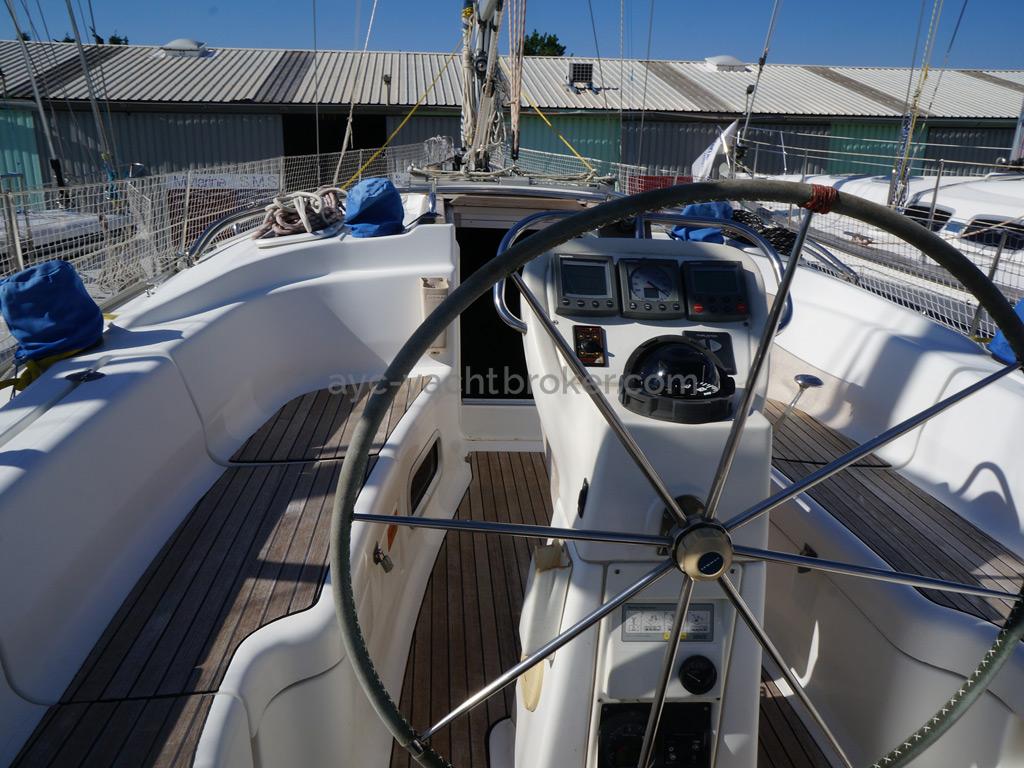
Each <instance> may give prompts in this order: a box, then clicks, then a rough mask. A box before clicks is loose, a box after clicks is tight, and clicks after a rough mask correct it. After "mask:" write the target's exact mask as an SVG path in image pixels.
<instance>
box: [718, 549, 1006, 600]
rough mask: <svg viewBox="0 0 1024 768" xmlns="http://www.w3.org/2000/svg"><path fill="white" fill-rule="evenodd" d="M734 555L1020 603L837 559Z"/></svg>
mask: <svg viewBox="0 0 1024 768" xmlns="http://www.w3.org/2000/svg"><path fill="white" fill-rule="evenodd" d="M733 552H734V553H735V554H736V555H739V556H741V557H747V558H750V559H752V560H767V561H768V562H772V563H785V564H787V565H795V566H798V567H800V568H809V569H811V570H814V571H828V572H829V573H842V574H845V575H847V576H859V577H860V578H862V579H870V580H872V581H885V582H891V583H893V584H905V585H906V586H908V587H920V588H921V589H935V590H938V591H940V592H956V593H958V594H961V595H976V596H977V597H994V598H996V599H999V600H1013V601H1016V600H1019V599H1020V594H1018V593H1016V592H1004V591H1002V590H999V589H985V587H979V586H971V585H970V584H960V583H958V582H955V581H946V580H944V579H934V578H932V577H930V576H917V575H915V574H913V573H902V572H900V571H889V570H886V569H884V568H871V567H869V566H866V565H850V564H848V563H841V562H838V561H836V560H822V559H820V558H817V557H805V556H804V555H791V554H789V553H788V552H774V551H772V550H769V549H756V548H754V547H740V546H734V547H733Z"/></svg>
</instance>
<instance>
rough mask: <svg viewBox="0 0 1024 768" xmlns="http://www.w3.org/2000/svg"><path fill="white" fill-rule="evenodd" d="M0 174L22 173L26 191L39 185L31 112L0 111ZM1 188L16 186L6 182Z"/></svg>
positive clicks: (38, 164)
mask: <svg viewBox="0 0 1024 768" xmlns="http://www.w3.org/2000/svg"><path fill="white" fill-rule="evenodd" d="M0 173H5V174H7V173H20V174H23V175H24V186H25V187H26V188H34V187H39V186H42V183H43V176H42V170H41V168H40V159H39V148H38V147H37V146H36V129H35V120H34V119H33V116H32V113H31V112H27V111H25V110H21V109H4V108H0ZM4 188H5V189H16V188H17V187H16V186H12V185H11V183H10V182H5V184H4Z"/></svg>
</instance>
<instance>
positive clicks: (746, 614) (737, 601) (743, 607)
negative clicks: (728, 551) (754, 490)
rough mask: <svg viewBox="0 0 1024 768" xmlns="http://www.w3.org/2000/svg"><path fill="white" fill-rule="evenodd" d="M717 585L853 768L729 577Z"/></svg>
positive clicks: (834, 746)
mask: <svg viewBox="0 0 1024 768" xmlns="http://www.w3.org/2000/svg"><path fill="white" fill-rule="evenodd" d="M718 583H719V584H720V585H721V587H722V590H723V591H724V592H725V595H726V597H728V598H729V602H730V603H732V604H733V607H734V608H735V609H736V613H737V614H739V617H740V618H741V619H743V623H744V624H746V625H747V627H748V628H749V629H750V631H751V632H752V633H753V635H754V637H756V638H757V641H758V642H759V643H760V644H761V647H762V648H764V649H765V651H766V652H767V653H768V655H769V656H771V657H772V660H773V661H774V662H775V664H776V665H777V666H778V667H779V669H780V670H782V674H783V676H784V677H785V678H786V681H787V682H788V683H789V686H790V688H792V689H793V693H795V694H796V695H797V697H798V698H799V699H800V701H802V702H803V703H804V706H805V707H807V711H808V712H809V713H810V715H811V717H813V718H814V721H815V722H816V723H817V724H818V727H819V728H821V731H822V733H823V734H824V735H825V738H826V739H828V743H829V744H831V745H832V749H833V751H834V752H835V753H836V755H837V756H838V757H839V758H840V759H841V760H842V761H843V765H845V766H846V768H853V764H852V763H851V762H850V758H848V757H847V756H846V753H845V752H844V751H843V748H842V747H841V746H840V745H839V741H838V740H837V739H836V737H835V734H833V733H832V731H831V729H830V728H829V727H828V724H827V723H826V722H825V718H823V717H822V716H821V713H820V712H818V709H817V707H815V706H814V704H813V703H811V699H810V698H809V697H808V696H807V692H806V691H805V690H804V688H803V686H802V685H800V681H799V680H797V679H796V675H794V674H793V673H792V671H790V669H789V665H788V664H786V660H785V659H784V658H782V654H781V653H779V649H778V648H776V647H775V644H774V643H773V642H772V641H771V639H770V638H769V637H768V635H767V633H766V632H765V631H764V629H763V628H762V627H761V625H760V624H759V623H758V621H757V617H755V616H754V614H753V612H751V610H750V607H749V606H748V605H747V603H746V601H744V599H743V598H742V597H741V596H740V593H739V592H737V591H736V587H734V586H733V583H732V582H731V581H730V580H729V577H728V576H722V578H720V579H719V580H718Z"/></svg>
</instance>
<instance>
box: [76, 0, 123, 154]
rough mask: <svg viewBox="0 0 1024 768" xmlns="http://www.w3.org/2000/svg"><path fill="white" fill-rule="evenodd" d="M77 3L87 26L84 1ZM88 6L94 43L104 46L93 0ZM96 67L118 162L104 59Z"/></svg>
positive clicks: (109, 134)
mask: <svg viewBox="0 0 1024 768" xmlns="http://www.w3.org/2000/svg"><path fill="white" fill-rule="evenodd" d="M77 2H78V12H79V13H80V14H81V15H82V24H83V25H84V24H85V11H84V10H83V9H82V0H77ZM88 4H89V22H90V25H91V26H90V29H91V30H92V37H93V42H94V43H96V44H97V45H102V43H100V42H99V40H101V39H102V38H100V36H99V34H98V33H97V32H96V17H95V16H94V15H93V12H92V0H88ZM96 67H97V69H99V72H100V89H101V90H102V93H103V95H102V99H103V106H104V108H105V109H106V112H107V120H106V125H107V136H108V137H109V140H110V154H111V155H112V156H113V161H114V162H116V161H117V142H116V141H115V140H114V118H113V116H112V115H111V114H110V96H109V94H108V92H107V76H106V74H105V73H104V71H103V59H102V58H100V60H99V61H98V62H97V63H96Z"/></svg>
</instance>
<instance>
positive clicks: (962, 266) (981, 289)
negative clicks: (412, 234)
mask: <svg viewBox="0 0 1024 768" xmlns="http://www.w3.org/2000/svg"><path fill="white" fill-rule="evenodd" d="M819 189H820V188H819ZM819 194H820V191H816V190H815V189H814V187H812V185H809V184H798V183H792V182H777V181H759V180H727V181H718V182H705V183H699V184H688V185H680V186H676V187H670V188H667V189H660V190H652V191H650V192H644V193H641V194H638V195H633V196H630V197H625V198H620V199H616V200H613V201H610V202H607V203H603V204H601V205H598V206H596V207H594V208H590V209H587V210H585V211H581V212H580V213H577V214H574V215H572V216H569V217H566V218H564V219H561V220H559V221H556V222H555V223H554V224H551V225H550V226H548V227H547V228H545V229H543V230H541V231H539V232H537V233H535V234H534V235H533V236H532V237H530V238H529V239H527V240H525V241H522V242H520V243H518V244H516V245H513V246H512V247H511V248H509V249H508V250H507V251H506V252H505V253H503V254H501V255H499V256H498V257H496V258H494V259H492V260H491V261H490V262H488V263H487V264H486V265H484V266H483V267H482V268H481V269H479V270H477V272H475V273H474V274H473V275H472V276H471V277H470V278H469V279H468V280H466V281H465V282H464V283H462V284H461V285H460V286H459V287H458V288H456V289H455V290H454V291H453V292H452V293H451V294H450V295H449V296H448V297H447V298H446V299H445V301H444V302H442V303H441V305H440V306H438V307H437V309H435V310H434V312H432V313H431V315H430V316H429V317H428V318H427V319H426V320H425V321H424V322H423V323H422V324H421V325H420V326H419V328H417V330H416V331H415V332H414V333H413V335H412V336H411V337H410V338H409V340H408V341H407V342H406V343H405V345H403V347H402V348H401V349H400V350H399V352H398V353H397V355H396V356H395V359H394V361H393V362H392V363H391V364H390V365H389V366H388V368H387V370H386V371H385V372H384V374H383V376H382V377H381V380H380V382H379V383H378V386H377V387H376V388H375V389H374V392H373V393H372V394H371V396H370V397H369V398H368V400H367V404H366V408H365V410H364V412H363V414H362V416H361V418H360V420H359V422H358V423H357V424H356V427H355V430H354V432H353V436H352V442H351V444H350V447H349V450H348V452H347V454H346V456H345V460H344V463H343V465H342V469H341V473H340V476H339V480H338V488H337V491H336V494H335V499H334V506H333V511H332V519H331V554H330V565H331V571H330V572H331V583H332V592H333V597H334V602H335V610H336V612H337V615H338V620H339V625H340V629H341V636H342V643H343V645H344V647H345V651H346V653H347V656H348V659H349V661H350V663H351V664H352V667H353V671H354V672H355V675H356V679H357V680H358V681H359V683H360V685H361V687H362V688H363V690H364V692H365V693H366V695H367V698H368V699H369V701H370V703H371V705H372V706H373V708H374V710H375V711H376V712H377V714H378V716H379V717H380V718H381V720H382V721H383V722H384V724H385V726H386V727H387V728H388V730H389V731H390V733H391V735H392V736H393V738H394V739H395V741H397V742H398V744H399V745H400V746H401V747H402V748H404V749H406V750H408V751H409V753H410V754H411V755H412V757H413V758H414V759H415V760H416V761H417V762H418V763H419V764H421V765H425V766H433V767H435V768H436V767H438V766H448V765H450V763H448V761H447V760H445V759H444V758H443V757H442V756H441V755H439V754H438V753H436V752H435V751H433V750H432V749H431V748H430V746H429V744H428V743H426V742H425V740H424V739H423V738H421V736H420V734H419V733H418V732H417V731H416V730H415V729H414V728H413V726H412V725H411V724H410V723H409V722H408V721H407V720H406V718H405V717H404V716H403V715H402V713H401V712H400V711H399V709H398V706H397V704H396V703H395V702H394V700H393V699H392V698H391V696H390V694H389V692H388V691H387V689H386V687H385V686H384V684H383V682H382V681H381V680H380V677H379V676H378V674H377V671H376V668H375V667H374V665H373V661H372V658H371V657H370V654H369V651H368V649H367V647H366V642H365V639H364V637H363V633H362V629H361V627H360V625H359V619H358V615H357V608H356V600H355V594H354V591H353V587H352V561H351V544H352V523H353V522H354V521H355V518H354V514H355V504H356V500H357V498H358V495H359V491H360V490H361V488H362V482H363V478H364V477H365V474H366V469H367V461H368V456H369V451H370V448H371V446H372V442H373V438H374V435H375V434H376V432H377V428H378V427H379V425H380V423H381V422H382V420H383V419H384V417H385V415H386V413H387V411H388V408H389V407H390V405H391V401H392V400H393V399H394V396H395V394H396V392H397V389H398V387H400V386H401V384H402V382H403V381H404V380H405V379H406V377H407V376H408V374H409V372H410V371H411V370H412V368H413V367H414V366H415V365H416V363H417V362H418V361H419V360H420V358H421V357H422V356H423V355H424V354H425V353H426V352H427V350H428V348H429V347H430V344H431V343H432V342H433V340H434V339H435V338H437V336H438V335H439V334H440V333H441V332H442V331H443V330H444V329H446V328H447V326H448V325H450V324H451V323H452V322H454V321H455V319H457V318H458V317H459V316H460V315H461V314H462V313H463V312H464V311H465V309H466V308H468V307H469V305H470V304H472V303H473V302H474V301H475V300H476V299H477V298H479V297H480V296H482V295H484V294H485V293H486V292H487V291H488V290H489V289H490V288H491V287H492V286H493V285H494V284H495V283H496V282H497V281H498V280H500V279H501V278H503V277H507V276H509V275H511V274H512V273H513V272H515V271H516V270H517V269H518V268H520V267H521V266H523V265H524V264H526V263H527V262H529V261H530V260H532V259H533V258H535V257H537V256H539V255H540V254H542V253H545V252H547V251H549V250H551V249H553V248H555V247H557V246H558V245H560V244H562V243H564V242H566V241H568V240H570V239H572V238H573V237H576V236H578V235H581V234H583V233H585V232H588V231H591V230H593V229H596V228H598V227H600V226H604V225H606V224H610V223H613V222H616V221H621V220H623V219H626V218H629V217H631V216H635V215H637V214H641V213H645V212H648V211H653V210H660V209H664V208H669V207H674V206H679V205H683V204H688V203H696V202H706V201H713V200H735V201H739V202H744V201H755V200H759V201H768V202H775V203H784V204H792V205H799V206H806V205H807V203H808V202H809V201H811V200H812V199H814V198H815V197H816V196H817V195H819ZM831 210H832V211H833V212H835V213H838V214H842V215H846V216H850V217H852V218H856V219H859V220H861V221H864V222H866V223H868V224H872V225H874V226H876V227H879V228H880V229H883V230H885V231H887V232H889V233H890V234H893V235H896V236H897V237H900V238H902V239H903V240H905V241H906V242H908V243H910V244H911V245H913V246H915V247H916V248H918V249H919V250H921V251H922V252H923V253H924V254H925V255H927V256H928V257H929V258H931V259H932V260H933V261H935V262H936V263H938V264H939V265H940V266H942V267H944V268H945V269H946V270H947V271H948V272H949V273H950V274H952V275H953V276H954V277H955V278H956V279H958V280H959V281H960V283H961V284H962V285H963V286H964V287H965V288H966V289H967V290H968V291H969V292H970V293H971V294H972V295H973V296H974V297H975V298H976V299H977V300H978V302H979V304H980V305H981V306H982V307H984V308H985V309H986V310H987V311H988V313H989V315H990V316H991V317H992V320H993V322H994V323H995V324H996V325H997V326H998V327H999V328H1000V329H1001V330H1002V331H1003V333H1004V334H1005V336H1006V339H1007V341H1008V343H1009V344H1010V346H1011V348H1012V349H1013V350H1014V353H1015V354H1016V356H1017V360H1018V361H1021V360H1024V323H1022V321H1021V320H1020V318H1018V317H1017V315H1016V314H1015V313H1014V311H1013V309H1012V308H1011V307H1010V305H1009V303H1008V302H1007V301H1006V299H1005V298H1004V297H1003V295H1002V293H1000V291H999V290H998V289H997V288H996V287H995V285H994V284H993V283H992V282H991V281H990V280H988V278H986V277H985V275H984V274H982V272H981V271H980V270H979V269H978V268H977V267H976V266H975V265H974V264H973V263H972V262H970V261H969V260H968V259H967V258H966V257H965V256H963V255H962V254H961V253H960V252H959V251H957V250H956V249H955V248H954V247H953V246H952V245H950V244H949V243H948V242H946V241H945V240H943V239H941V238H940V237H938V236H937V235H936V234H935V233H933V232H931V231H930V230H928V229H926V228H925V227H922V226H920V225H919V224H918V223H917V222H914V221H912V220H910V219H907V218H906V217H903V216H901V215H900V214H898V213H896V212H895V211H892V210H890V209H888V208H885V207H883V206H880V205H878V204H875V203H871V202H869V201H867V200H863V199H861V198H857V197H853V196H850V195H848V194H844V193H842V192H839V193H838V194H837V195H836V197H835V200H834V203H833V205H832V206H831ZM1017 367H1018V366H1017V365H1016V364H1015V365H1014V366H1010V367H1009V368H1010V369H1012V370H1015V369H1016V368H1017ZM1005 372H1008V371H1004V374H1005ZM990 378H991V377H990ZM993 380H994V379H993ZM850 463H852V461H851V462H850ZM837 471H839V470H837ZM794 495H796V494H794ZM779 503H781V502H779ZM765 511H767V509H765V510H761V511H760V512H758V513H757V514H763V512H765ZM738 517H739V516H738ZM389 520H390V521H392V522H393V521H394V518H391V519H389ZM747 521H748V520H740V521H739V522H738V523H737V522H736V519H734V520H733V521H727V522H726V524H725V526H724V528H725V529H726V530H730V529H731V528H732V527H736V526H737V525H742V524H743V523H745V522H747ZM405 522H406V523H408V524H412V523H414V522H415V521H414V520H407V521H405ZM731 523H732V525H730V524H731ZM667 543H671V542H667ZM730 551H731V547H730ZM737 552H738V550H737ZM742 554H744V555H747V556H753V557H759V558H760V559H762V560H769V559H770V558H769V557H766V556H764V554H762V553H755V551H751V550H748V551H746V552H743V553H742ZM770 554H777V553H770ZM668 562H670V563H671V564H672V566H671V567H676V564H675V560H674V558H673V559H672V560H670V561H668ZM667 572H668V568H667V567H666V566H665V564H664V563H663V564H661V565H659V566H658V567H657V568H655V569H654V571H651V572H650V573H648V574H647V576H646V577H645V579H656V578H660V576H661V575H664V574H665V573H667ZM683 581H684V584H683V588H682V590H681V593H680V600H679V604H678V605H677V611H676V617H675V621H674V634H678V632H679V631H681V629H682V624H683V621H684V620H685V616H686V610H687V607H688V604H689V596H690V592H691V590H692V584H693V582H692V580H691V579H689V578H688V577H687V576H685V572H684V579H683ZM720 583H721V584H722V587H723V590H724V591H725V592H726V595H727V597H728V598H729V599H730V601H731V602H732V604H733V605H734V606H735V607H736V609H737V612H738V614H739V615H740V616H741V618H743V619H744V622H745V623H746V624H747V625H748V627H749V628H750V630H751V631H752V632H754V634H755V636H756V637H757V639H758V640H759V641H760V643H761V645H762V646H763V647H764V649H765V650H766V651H767V652H768V653H769V655H772V656H774V657H776V661H777V662H778V661H780V660H781V656H779V655H778V652H777V650H775V649H774V646H772V645H771V641H770V640H769V639H768V638H767V635H764V634H763V630H761V629H760V627H759V625H757V624H756V622H754V624H751V622H750V621H749V620H748V614H749V609H747V608H746V605H745V603H744V602H743V600H742V598H741V597H740V595H739V593H738V592H737V591H736V590H735V588H733V587H732V585H731V583H730V582H729V580H728V578H727V577H726V576H725V575H724V573H723V574H722V575H721V578H720ZM961 586H963V585H961ZM620 596H621V595H620ZM620 596H617V597H620ZM625 599H628V598H625ZM623 601H624V600H623ZM618 604H621V603H618ZM607 605H608V604H606V605H605V606H603V607H607ZM1020 607H1021V603H1020V602H1019V601H1018V602H1017V603H1016V605H1015V607H1014V610H1013V611H1012V612H1011V614H1010V617H1009V618H1008V619H1007V622H1006V624H1005V625H1004V628H1003V630H1002V631H1001V632H1000V635H999V637H998V639H997V641H996V643H995V644H994V645H993V647H992V649H991V650H990V652H989V654H988V656H987V657H986V659H985V660H983V662H982V664H980V665H979V667H978V668H977V669H976V670H975V675H979V674H980V675H981V676H980V677H978V678H977V680H976V681H975V684H974V686H973V687H972V688H971V695H972V698H970V700H969V701H968V702H967V704H966V706H970V703H973V701H974V700H976V698H977V696H980V695H981V693H983V692H984V690H985V688H986V687H987V684H988V682H989V681H990V680H991V679H992V677H994V675H995V674H996V672H997V671H998V669H999V667H1000V666H1001V665H1002V663H1005V661H1006V659H1007V658H1008V657H1009V654H1010V651H1011V650H1012V644H1014V643H1015V641H1016V640H1018V639H1019V638H1020V636H1021V635H1022V634H1024V612H1022V611H1021V610H1020ZM613 609H614V608H612V610H613ZM607 613H610V611H607V612H605V613H604V614H602V615H601V616H598V617H597V618H596V619H594V620H593V621H592V622H591V624H590V625H588V627H589V626H591V625H593V624H596V623H597V622H598V621H600V620H601V619H602V618H603V616H604V615H607ZM581 631H582V630H581ZM563 634H564V633H563ZM577 634H579V633H577ZM575 636H576V635H573V637H575ZM569 639H570V640H571V639H572V638H569ZM566 642H568V640H567V641H566ZM563 644H564V643H563ZM676 645H677V643H673V642H672V641H671V640H670V641H669V650H668V652H667V653H666V657H672V658H674V652H675V647H674V646H676ZM559 647H560V646H559ZM997 648H998V650H997ZM668 663H669V664H670V663H671V658H669V659H668ZM517 666H518V665H517ZM780 666H781V667H783V672H784V673H785V672H786V671H787V668H786V667H785V664H784V661H783V663H782V664H780ZM513 669H515V668H513ZM524 671H525V670H524ZM664 676H665V675H664V668H663V677H664ZM972 677H974V676H972ZM513 679H514V678H513ZM791 684H792V681H791ZM794 690H795V692H796V693H797V695H798V696H799V697H800V698H801V699H802V700H803V702H804V704H805V705H807V706H808V708H809V710H810V711H811V713H812V715H813V716H814V717H815V719H816V721H817V722H818V724H819V726H821V727H822V728H823V730H824V732H825V734H826V736H827V737H829V740H830V741H831V742H832V743H833V747H834V748H835V749H836V750H837V754H839V755H840V756H841V757H842V759H843V760H844V762H846V763H847V764H849V761H848V760H846V758H845V755H844V754H843V752H842V750H841V748H839V746H838V743H837V742H836V741H835V739H834V737H833V736H832V735H831V732H830V731H829V730H828V727H827V725H826V724H825V723H824V721H823V719H822V718H821V717H820V715H818V714H817V710H816V709H815V708H814V706H813V704H812V703H811V702H810V700H809V699H808V698H806V694H804V693H803V691H802V688H800V687H799V686H797V687H795V689H794ZM663 695H664V694H663V692H662V698H663ZM655 701H656V702H657V701H658V697H657V696H656V697H655ZM652 709H653V707H652ZM961 713H962V712H961ZM949 725H951V723H950V724H949ZM926 726H927V724H926ZM946 727H948V725H947V726H946ZM436 730H437V727H434V728H432V729H430V730H428V731H426V732H424V733H427V734H428V735H429V734H430V733H433V732H435V731H436ZM929 730H931V731H932V732H934V731H935V730H936V729H935V728H934V727H932V728H930V729H929ZM942 732H944V729H943V731H942ZM919 733H920V732H919ZM653 735H654V734H653V733H652V734H651V737H652V738H653ZM916 735H917V734H915V735H914V736H916ZM911 738H913V736H912V737H911ZM934 738H937V736H934V737H933V738H931V739H925V738H923V737H922V738H920V739H918V742H916V744H923V746H922V747H921V749H924V748H927V746H929V745H930V744H931V743H932V741H934ZM910 751H911V750H909V749H905V750H903V752H904V753H907V754H909V753H910ZM919 751H920V750H915V753H914V756H915V757H916V754H919ZM888 758H889V756H887V757H886V758H883V759H885V760H887V762H886V763H885V764H886V765H890V766H896V765H900V764H903V763H904V762H906V759H904V757H903V756H902V755H899V756H897V757H896V759H888ZM907 759H909V758H907ZM880 762H881V761H880ZM876 764H877V763H876Z"/></svg>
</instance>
